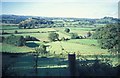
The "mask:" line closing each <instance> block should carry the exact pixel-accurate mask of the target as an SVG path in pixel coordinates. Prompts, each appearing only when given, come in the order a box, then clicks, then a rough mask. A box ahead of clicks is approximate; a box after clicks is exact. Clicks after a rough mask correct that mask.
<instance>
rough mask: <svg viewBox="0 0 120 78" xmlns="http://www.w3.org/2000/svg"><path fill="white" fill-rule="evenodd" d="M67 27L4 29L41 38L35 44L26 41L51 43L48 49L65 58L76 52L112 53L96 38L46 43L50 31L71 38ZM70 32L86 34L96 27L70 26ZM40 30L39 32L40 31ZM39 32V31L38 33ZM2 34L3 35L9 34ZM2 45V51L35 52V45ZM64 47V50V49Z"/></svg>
mask: <svg viewBox="0 0 120 78" xmlns="http://www.w3.org/2000/svg"><path fill="white" fill-rule="evenodd" d="M65 28H66V27H61V28H38V29H18V28H17V26H6V27H5V26H4V27H3V29H4V31H5V32H8V33H12V34H14V31H15V30H17V31H18V32H20V34H14V35H23V36H24V37H25V36H28V35H30V36H33V37H36V38H37V39H39V40H40V42H38V41H37V42H36V41H34V44H32V43H31V42H26V44H27V45H36V44H37V45H40V44H45V45H49V46H50V47H48V48H47V50H48V51H49V52H50V54H54V53H55V54H57V55H60V54H61V53H62V54H63V55H64V57H65V58H67V54H68V53H76V54H77V55H78V54H80V55H82V56H87V55H93V56H94V55H111V54H110V53H109V52H108V51H107V50H105V49H101V48H100V47H99V44H98V43H97V40H94V39H90V38H88V39H71V40H68V41H56V42H49V43H44V42H43V41H49V39H48V34H49V33H50V31H55V32H56V33H58V34H59V38H60V39H61V38H62V37H65V38H70V34H69V33H66V32H64V30H65ZM69 28H70V30H71V31H70V33H77V34H78V35H82V36H84V35H86V34H87V32H89V31H90V32H93V31H92V29H94V28H80V27H79V28H78V27H69ZM38 31H39V32H38ZM36 32H37V33H36ZM9 35H10V34H7V35H2V36H9ZM0 45H2V51H1V52H13V53H20V52H22V53H26V52H33V51H34V48H35V47H33V46H32V47H30V46H23V47H17V46H13V45H9V44H4V43H3V44H2V43H1V44H0ZM62 48H64V50H62Z"/></svg>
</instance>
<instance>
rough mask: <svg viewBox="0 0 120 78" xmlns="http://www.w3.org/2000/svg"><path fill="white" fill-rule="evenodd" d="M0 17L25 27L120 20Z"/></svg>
mask: <svg viewBox="0 0 120 78" xmlns="http://www.w3.org/2000/svg"><path fill="white" fill-rule="evenodd" d="M0 18H2V19H1V20H0V22H1V23H2V24H19V25H20V26H21V27H23V28H38V27H64V26H85V25H89V26H91V25H92V26H95V24H111V23H118V22H120V19H117V18H113V17H104V18H101V19H91V18H59V17H40V16H19V15H0ZM24 25H25V27H24Z"/></svg>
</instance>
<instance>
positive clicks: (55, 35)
mask: <svg viewBox="0 0 120 78" xmlns="http://www.w3.org/2000/svg"><path fill="white" fill-rule="evenodd" d="M58 37H59V34H57V33H54V32H52V33H50V34H49V36H48V38H49V39H50V41H55V40H59V38H58Z"/></svg>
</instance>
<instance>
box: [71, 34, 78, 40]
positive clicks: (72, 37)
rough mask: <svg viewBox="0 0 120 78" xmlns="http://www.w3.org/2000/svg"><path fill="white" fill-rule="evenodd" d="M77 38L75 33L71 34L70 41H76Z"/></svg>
mask: <svg viewBox="0 0 120 78" xmlns="http://www.w3.org/2000/svg"><path fill="white" fill-rule="evenodd" d="M78 38H79V36H78V34H77V33H71V39H78Z"/></svg>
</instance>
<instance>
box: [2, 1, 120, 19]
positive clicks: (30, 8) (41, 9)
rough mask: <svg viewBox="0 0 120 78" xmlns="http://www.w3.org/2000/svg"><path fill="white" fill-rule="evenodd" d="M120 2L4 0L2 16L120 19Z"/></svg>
mask: <svg viewBox="0 0 120 78" xmlns="http://www.w3.org/2000/svg"><path fill="white" fill-rule="evenodd" d="M118 1H119V0H2V14H15V15H32V16H48V17H78V18H102V17H104V16H111V17H116V18H117V17H118Z"/></svg>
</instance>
